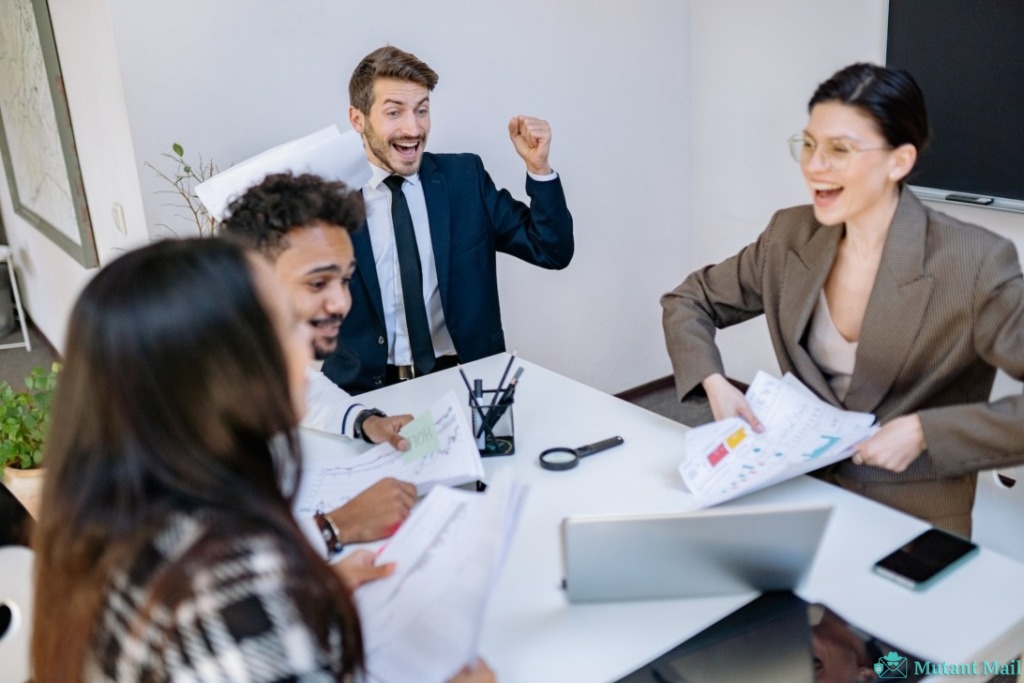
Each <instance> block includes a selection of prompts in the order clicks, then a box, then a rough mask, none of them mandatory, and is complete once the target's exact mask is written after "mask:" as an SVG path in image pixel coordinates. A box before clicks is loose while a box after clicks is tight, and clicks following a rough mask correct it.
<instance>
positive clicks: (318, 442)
mask: <svg viewBox="0 0 1024 683" xmlns="http://www.w3.org/2000/svg"><path fill="white" fill-rule="evenodd" d="M410 428H411V429H410ZM403 434H408V435H409V436H410V441H411V442H412V448H411V450H409V451H406V452H405V453H403V452H402V451H399V450H396V449H395V448H393V447H392V446H391V445H390V444H386V443H385V444H380V445H378V446H374V447H373V448H371V449H370V450H368V451H366V452H365V453H362V454H360V455H355V456H352V455H343V454H339V453H338V452H337V450H336V449H334V448H332V447H331V446H332V445H333V443H334V442H335V439H334V437H331V436H329V435H323V436H320V435H304V438H303V468H302V481H301V483H300V485H299V491H298V493H297V494H296V496H295V502H294V505H293V511H294V513H295V516H296V517H297V518H298V519H299V521H300V522H302V521H303V520H304V519H306V518H308V519H312V516H313V513H315V512H316V511H317V510H333V509H335V508H337V507H340V506H341V505H342V504H344V503H345V502H346V501H348V500H349V499H350V498H353V497H354V496H356V495H358V494H359V493H360V492H362V491H364V490H365V489H367V488H369V487H370V486H372V485H373V484H375V483H376V482H378V481H380V480H381V479H383V478H384V477H394V478H396V479H400V480H402V481H407V482H410V483H413V484H416V489H417V491H418V492H419V493H420V494H423V493H426V492H427V491H429V490H430V489H431V488H432V487H434V486H436V485H438V484H449V485H452V486H455V485H458V484H465V483H468V482H471V481H476V480H478V479H482V478H483V476H484V467H483V462H482V461H481V460H480V451H478V450H477V448H476V443H475V441H474V440H473V432H472V430H471V429H470V427H469V423H468V422H467V421H466V416H465V415H464V414H463V412H462V407H461V405H459V403H458V399H456V397H455V392H454V391H449V392H448V393H446V394H444V396H442V397H441V398H439V399H438V400H437V401H435V402H434V404H433V405H432V406H431V407H430V410H429V411H428V412H426V413H424V414H423V415H421V416H419V417H418V418H416V419H415V420H413V422H411V423H409V424H408V425H406V426H405V428H403ZM340 438H341V437H338V439H340Z"/></svg>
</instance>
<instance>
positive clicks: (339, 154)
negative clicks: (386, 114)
mask: <svg viewBox="0 0 1024 683" xmlns="http://www.w3.org/2000/svg"><path fill="white" fill-rule="evenodd" d="M285 171H291V172H293V173H315V174H316V175H319V176H322V177H324V178H326V179H328V180H340V181H342V182H344V183H345V184H346V185H348V186H349V187H350V188H353V189H359V188H360V187H362V186H363V185H365V184H366V182H367V181H368V180H369V179H370V162H369V161H367V160H366V151H365V148H364V147H363V139H362V137H361V136H360V135H359V134H358V133H356V132H355V131H354V130H350V131H348V132H347V133H344V134H342V133H341V131H339V130H338V127H337V126H335V125H330V126H328V127H327V128H324V129H323V130H320V131H317V132H316V133H313V134H312V135H307V136H305V137H302V138H299V139H298V140H292V141H291V142H286V143H284V144H283V145H278V146H277V147H274V148H272V149H268V150H267V151H266V152H263V153H261V154H258V155H256V156H254V157H252V158H250V159H246V160H245V161H242V162H239V163H237V164H235V165H234V166H232V167H231V168H229V169H227V170H226V171H221V172H220V173H218V174H217V175H215V176H213V177H212V178H210V179H209V180H207V181H206V182H203V183H200V184H199V185H196V196H198V197H199V199H200V200H201V201H202V202H203V206H205V207H206V210H207V211H209V212H210V215H211V216H213V217H214V218H215V219H216V220H217V221H218V222H219V221H222V220H224V215H225V213H227V208H228V204H229V203H230V202H231V201H232V200H233V199H235V198H236V197H240V196H241V195H242V194H244V193H245V191H246V190H248V189H249V188H250V187H252V186H253V185H257V184H259V183H260V182H262V181H263V179H264V178H266V177H267V176H268V175H270V174H271V173H283V172H285Z"/></svg>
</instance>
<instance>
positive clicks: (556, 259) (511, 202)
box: [323, 153, 574, 394]
mask: <svg viewBox="0 0 1024 683" xmlns="http://www.w3.org/2000/svg"><path fill="white" fill-rule="evenodd" d="M419 175H420V180H421V181H422V184H423V195H424V198H425V199H426V205H427V216H428V218H429V220H430V239H431V241H432V243H433V248H434V264H435V266H436V268H437V283H438V289H439V290H440V295H441V307H442V309H443V310H444V318H445V323H446V324H447V326H448V332H449V334H451V337H452V342H453V343H454V344H455V350H456V353H457V354H458V356H459V361H460V362H463V363H468V362H470V361H473V360H476V359H478V358H483V357H485V356H489V355H492V354H495V353H499V352H501V351H504V350H505V334H504V331H503V330H502V327H501V308H500V305H499V302H498V282H497V272H496V268H495V254H496V253H497V252H499V251H500V252H502V253H505V254H511V255H512V256H515V257H518V258H520V259H522V260H524V261H526V262H528V263H532V264H534V265H538V266H541V267H543V268H554V269H559V268H564V267H566V266H567V265H569V261H570V260H572V255H573V249H574V243H573V236H572V216H571V215H570V214H569V209H568V208H567V207H566V204H565V194H564V192H563V191H562V182H561V180H558V179H556V180H551V181H545V182H538V181H535V180H533V179H532V178H529V177H527V180H526V193H527V194H528V195H529V196H530V200H531V204H530V206H527V205H526V204H524V203H522V202H520V201H518V200H516V199H514V198H513V197H512V195H511V194H509V192H508V191H507V190H498V189H497V188H496V187H495V186H494V182H493V181H492V180H491V177H490V176H489V175H488V174H487V171H486V170H484V165H483V162H482V161H481V160H480V157H478V156H477V155H475V154H430V153H425V154H424V155H423V163H422V164H421V166H420V173H419ZM352 242H353V246H354V247H355V256H356V264H357V267H356V274H355V278H354V280H353V282H352V310H351V312H350V313H349V315H348V316H347V317H346V319H345V322H344V323H343V324H342V327H341V337H340V343H339V344H338V350H337V351H336V352H335V353H334V354H333V355H332V356H331V357H330V358H328V359H327V360H326V361H325V362H324V366H323V371H324V374H325V375H327V376H328V377H330V378H331V379H332V380H334V382H335V383H337V384H338V385H339V386H340V387H342V388H343V389H345V390H347V391H348V392H350V393H353V394H356V393H359V392H363V391H367V390H370V389H374V388H376V387H379V386H382V385H383V384H384V373H385V367H386V365H387V359H388V345H387V330H386V328H385V325H384V307H383V303H382V299H381V292H380V284H379V282H378V281H377V269H376V266H375V265H374V260H373V248H372V246H371V244H370V233H369V231H368V230H367V229H366V226H365V225H364V226H363V229H362V230H359V231H357V232H356V233H354V234H353V235H352Z"/></svg>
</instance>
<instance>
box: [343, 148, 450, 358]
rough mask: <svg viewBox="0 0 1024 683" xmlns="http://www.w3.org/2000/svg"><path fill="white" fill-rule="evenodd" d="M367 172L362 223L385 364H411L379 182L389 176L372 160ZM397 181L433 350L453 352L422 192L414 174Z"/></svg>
mask: <svg viewBox="0 0 1024 683" xmlns="http://www.w3.org/2000/svg"><path fill="white" fill-rule="evenodd" d="M370 169H371V170H372V175H371V176H370V181H369V182H368V183H367V184H366V185H365V186H364V187H363V199H364V200H365V201H366V227H367V229H368V230H369V231H370V244H371V245H372V246H373V262H374V265H375V266H376V268H377V281H378V282H379V283H380V294H381V300H382V301H381V303H383V305H384V326H385V327H386V328H387V335H388V337H387V339H388V363H389V364H392V365H412V346H411V345H410V344H409V326H408V324H407V323H406V320H405V303H404V301H403V299H402V296H403V292H402V276H401V272H400V269H399V265H398V249H396V248H395V231H394V227H393V225H392V221H391V191H390V190H388V188H387V186H386V185H384V179H385V178H387V177H388V176H389V175H391V172H390V171H386V170H384V169H383V168H381V167H379V166H377V165H376V164H370ZM405 180H406V182H404V183H402V192H403V193H404V194H405V201H406V203H407V204H408V205H409V213H410V215H411V216H412V227H413V232H415V233H416V250H417V251H418V252H419V255H420V266H421V270H422V275H423V291H422V292H420V296H422V297H423V301H424V303H425V304H426V308H427V322H428V323H429V325H430V339H431V342H433V345H434V355H435V356H444V355H448V354H452V355H454V354H455V344H454V343H452V337H451V335H450V334H448V328H447V326H446V325H445V322H444V311H443V310H442V309H441V293H440V291H439V290H438V288H437V266H436V265H435V264H434V244H433V242H432V241H431V239H430V219H429V218H427V202H426V199H425V198H424V197H423V184H422V183H421V182H420V176H419V174H418V173H417V174H416V175H411V176H407V177H406V178H405Z"/></svg>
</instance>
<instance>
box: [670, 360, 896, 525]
mask: <svg viewBox="0 0 1024 683" xmlns="http://www.w3.org/2000/svg"><path fill="white" fill-rule="evenodd" d="M746 398H747V402H748V403H749V404H750V407H751V408H752V409H753V411H754V414H755V415H757V417H758V419H759V420H761V423H762V424H763V425H764V427H765V431H764V432H763V433H761V434H758V433H756V432H755V431H754V430H753V429H751V428H750V426H749V425H748V424H747V423H746V422H745V421H744V420H742V419H741V418H738V417H734V418H728V419H725V420H719V421H718V422H712V423H711V424H707V425H703V426H700V427H695V428H694V429H691V430H690V431H688V432H687V433H686V456H685V458H684V459H683V463H682V464H681V465H680V466H679V474H680V475H682V477H683V481H684V482H685V483H686V487H687V488H688V489H689V490H690V492H691V493H693V495H694V496H695V497H696V499H697V502H698V503H699V504H700V506H701V507H708V506H711V505H716V504H718V503H721V502H724V501H726V500H730V499H732V498H736V497H738V496H742V495H745V494H747V493H752V492H753V491H756V490H758V489H761V488H764V487H766V486H770V485H771V484H775V483H778V482H780V481H785V480H786V479H791V478H793V477H796V476H798V475H801V474H806V473H807V472H810V471H812V470H816V469H818V468H820V467H825V466H827V465H831V464H832V463H835V462H838V461H840V460H843V459H845V458H848V457H849V456H850V455H851V454H852V453H853V447H854V446H856V445H857V444H858V443H860V442H861V441H863V440H864V439H866V438H868V437H869V436H871V435H872V434H874V433H875V431H876V430H877V429H878V428H877V427H876V426H875V416H874V415H872V414H870V413H855V412H851V411H847V410H841V409H839V408H836V407H834V406H831V405H829V404H828V403H825V402H824V401H822V400H821V399H819V398H818V397H817V396H815V395H814V394H813V392H811V391H810V390H809V389H808V388H807V387H805V386H804V385H803V384H801V383H800V381H799V380H798V379H796V378H795V377H794V376H793V375H789V374H787V375H786V376H785V377H784V378H783V379H778V378H775V377H772V376H771V375H768V374H766V373H763V372H759V373H757V376H756V377H755V378H754V381H753V383H752V384H751V385H750V388H749V389H747V393H746Z"/></svg>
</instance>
